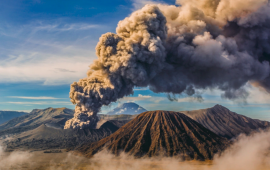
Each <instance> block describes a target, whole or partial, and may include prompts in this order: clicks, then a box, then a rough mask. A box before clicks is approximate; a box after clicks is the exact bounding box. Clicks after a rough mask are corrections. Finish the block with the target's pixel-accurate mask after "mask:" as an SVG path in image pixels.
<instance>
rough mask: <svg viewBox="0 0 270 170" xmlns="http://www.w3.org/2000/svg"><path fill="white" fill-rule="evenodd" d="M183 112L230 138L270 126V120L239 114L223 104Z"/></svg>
mask: <svg viewBox="0 0 270 170" xmlns="http://www.w3.org/2000/svg"><path fill="white" fill-rule="evenodd" d="M181 113H184V114H185V115H187V116H189V117H190V118H192V119H193V120H195V121H197V122H198V123H200V124H202V125H203V126H204V127H206V128H207V129H209V130H211V131H213V132H214V133H216V134H217V135H219V136H222V137H226V138H228V139H231V138H233V137H236V136H238V135H239V134H241V133H245V134H248V133H250V132H252V131H254V130H257V129H260V128H261V129H264V128H267V127H269V126H270V122H267V121H261V120H257V119H251V118H249V117H246V116H243V115H239V114H237V113H234V112H231V111H230V110H229V109H227V108H226V107H223V106H221V105H215V106H214V107H212V108H208V109H201V110H193V111H181Z"/></svg>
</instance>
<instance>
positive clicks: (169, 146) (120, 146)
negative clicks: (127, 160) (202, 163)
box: [78, 111, 228, 160]
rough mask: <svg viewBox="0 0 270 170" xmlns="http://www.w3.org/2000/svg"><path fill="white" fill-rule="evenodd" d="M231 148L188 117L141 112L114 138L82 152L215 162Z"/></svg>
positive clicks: (223, 139)
mask: <svg viewBox="0 0 270 170" xmlns="http://www.w3.org/2000/svg"><path fill="white" fill-rule="evenodd" d="M227 146H228V141H227V139H225V138H222V137H219V136H218V135H216V134H215V133H213V132H211V131H210V130H208V129H206V128H204V127H203V126H202V125H201V124H199V123H197V122H196V121H194V120H192V119H191V118H189V117H188V116H186V115H184V114H181V113H177V112H170V111H149V112H144V113H141V114H140V115H138V116H137V117H136V118H135V119H133V120H131V121H130V122H128V123H127V124H125V125H124V126H122V127H121V128H120V129H118V130H117V131H116V132H115V133H113V134H112V135H110V136H108V137H106V138H104V139H101V140H100V141H98V142H95V143H92V144H89V145H88V144H87V145H84V146H82V147H80V148H78V150H79V151H81V152H83V153H84V154H86V156H89V157H91V156H92V155H93V154H95V153H97V152H98V151H100V150H102V149H105V150H108V151H110V152H112V153H113V154H116V155H118V154H120V152H122V151H124V152H126V153H127V154H129V155H133V156H135V157H143V156H145V157H152V156H158V155H165V156H175V155H179V156H182V157H183V158H184V159H200V160H205V159H212V158H213V155H214V154H215V153H217V152H219V151H221V150H223V149H225V148H226V147H227Z"/></svg>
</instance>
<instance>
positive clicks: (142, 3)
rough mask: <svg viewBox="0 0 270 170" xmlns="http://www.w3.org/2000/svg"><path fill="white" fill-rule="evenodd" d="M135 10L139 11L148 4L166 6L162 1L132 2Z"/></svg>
mask: <svg viewBox="0 0 270 170" xmlns="http://www.w3.org/2000/svg"><path fill="white" fill-rule="evenodd" d="M132 1H133V3H132V5H133V10H137V9H140V8H142V7H143V6H145V5H146V4H166V3H165V2H164V1H161V0H132Z"/></svg>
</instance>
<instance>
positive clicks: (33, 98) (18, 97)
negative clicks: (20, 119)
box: [9, 96, 62, 100]
mask: <svg viewBox="0 0 270 170" xmlns="http://www.w3.org/2000/svg"><path fill="white" fill-rule="evenodd" d="M9 98H16V99H30V100H55V99H62V98H55V97H49V96H39V97H31V96H9Z"/></svg>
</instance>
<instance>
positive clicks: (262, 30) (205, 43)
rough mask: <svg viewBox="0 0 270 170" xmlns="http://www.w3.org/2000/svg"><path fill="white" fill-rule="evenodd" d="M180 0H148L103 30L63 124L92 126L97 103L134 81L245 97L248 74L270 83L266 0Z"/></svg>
mask: <svg viewBox="0 0 270 170" xmlns="http://www.w3.org/2000/svg"><path fill="white" fill-rule="evenodd" d="M176 3H177V4H178V5H179V4H180V6H174V5H164V4H159V5H146V6H145V7H143V8H142V9H140V10H138V11H136V12H134V13H132V14H131V15H130V16H129V17H127V18H125V19H124V20H123V21H120V22H119V24H118V26H117V28H116V34H114V33H107V34H104V35H102V36H101V38H100V41H99V43H98V44H97V47H96V54H97V56H98V59H97V60H95V61H94V63H93V64H92V65H91V66H90V69H89V71H88V73H87V77H86V78H84V79H81V80H80V81H79V82H74V83H73V84H72V85H71V90H70V98H71V101H72V103H73V104H76V109H75V115H74V118H73V119H71V120H69V121H68V122H67V123H66V126H65V128H66V129H68V128H73V129H76V128H84V127H95V125H96V121H97V116H96V115H97V113H98V112H99V111H100V108H101V107H102V106H103V105H109V104H110V103H111V102H115V101H117V99H120V98H122V97H124V96H127V95H130V94H132V93H133V88H134V87H146V86H148V87H149V89H150V90H152V91H153V92H156V93H161V92H163V93H170V94H183V93H184V94H186V95H189V96H196V94H198V93H197V92H196V90H202V89H212V88H217V89H220V90H221V91H223V92H224V93H223V94H222V97H225V98H228V99H231V100H235V99H239V98H243V99H245V98H246V97H248V93H247V91H246V90H245V89H244V88H243V87H244V85H246V84H247V83H248V82H257V84H259V85H260V86H261V87H263V88H265V89H267V90H268V89H270V76H269V73H270V67H269V61H270V38H269V37H270V5H269V3H268V1H267V0H251V1H240V0H196V1H192V0H177V1H176Z"/></svg>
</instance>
